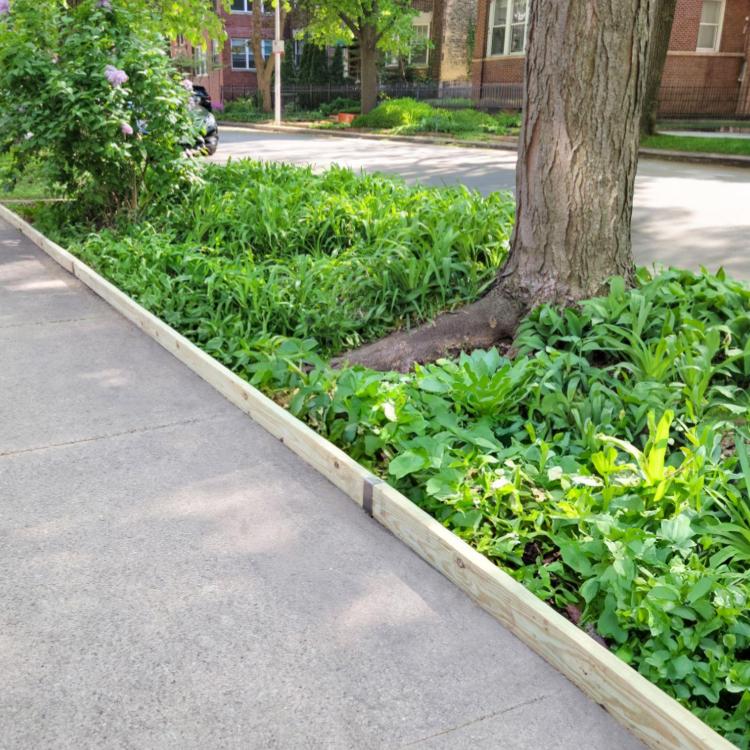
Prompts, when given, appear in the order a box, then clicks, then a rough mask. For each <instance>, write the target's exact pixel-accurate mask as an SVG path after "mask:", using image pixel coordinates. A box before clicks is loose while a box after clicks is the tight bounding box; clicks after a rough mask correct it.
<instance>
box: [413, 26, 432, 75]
mask: <svg viewBox="0 0 750 750" xmlns="http://www.w3.org/2000/svg"><path fill="white" fill-rule="evenodd" d="M429 44H430V25H429V24H419V25H417V24H414V39H413V41H412V45H411V49H410V50H409V65H414V66H417V67H419V66H422V67H424V66H425V65H427V61H428V60H429V56H430V49H429Z"/></svg>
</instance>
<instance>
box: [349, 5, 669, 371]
mask: <svg viewBox="0 0 750 750" xmlns="http://www.w3.org/2000/svg"><path fill="white" fill-rule="evenodd" d="M656 2H657V0H587V1H586V2H583V0H565V1H563V0H531V2H530V6H529V27H528V28H529V32H528V47H527V54H526V62H525V74H526V78H525V80H526V90H525V106H524V114H523V125H522V132H521V138H520V144H519V153H518V166H517V168H516V200H517V211H516V225H515V228H514V231H513V237H512V240H511V251H510V254H509V257H508V259H507V261H506V263H505V265H504V266H503V267H502V268H501V269H500V270H499V272H498V276H497V279H496V282H495V285H494V287H493V288H492V289H491V290H490V291H489V292H488V293H487V295H486V296H485V297H484V298H482V299H481V300H479V301H478V302H476V303H474V304H472V305H469V306H467V307H465V308H463V309H461V310H459V311H457V312H454V313H446V314H443V315H441V316H439V317H438V318H437V319H436V320H435V321H433V322H431V323H428V324H426V325H424V326H422V327H420V328H417V329H415V330H414V331H410V332H398V333H396V334H393V335H392V336H388V337H386V338H385V339H382V340H381V341H378V342H375V343H374V344H370V345H367V346H364V347H362V348H360V349H358V350H356V351H354V352H350V353H349V354H347V355H345V357H344V358H343V359H345V360H346V361H348V362H353V363H361V364H364V365H367V366H369V367H373V368H375V369H398V370H407V369H408V368H409V367H411V366H412V365H413V364H414V363H415V362H426V361H432V360H434V359H437V358H438V357H441V356H446V355H451V354H454V353H455V352H457V351H459V350H462V349H471V348H477V347H487V346H492V345H493V344H495V343H497V342H498V341H501V340H503V339H505V340H507V339H509V338H511V337H512V336H513V334H514V332H515V329H516V327H517V325H518V323H519V321H520V320H521V318H522V317H523V315H525V314H526V313H527V312H528V311H529V310H530V309H531V308H532V307H533V306H535V305H537V304H540V303H543V302H551V303H555V304H559V305H570V304H573V303H575V302H576V301H577V300H580V299H583V298H586V297H591V296H595V295H597V294H600V293H601V292H603V291H604V290H605V287H606V283H607V279H608V278H609V277H610V276H612V275H615V274H619V275H622V276H624V277H625V278H626V279H631V278H632V275H633V270H634V265H633V257H632V253H631V247H630V219H631V213H632V206H633V185H634V181H635V172H636V165H637V160H638V141H639V122H640V117H641V104H642V101H643V95H644V91H645V83H646V61H647V52H648V45H649V32H650V30H651V26H652V22H653V15H654V9H655V3H656Z"/></svg>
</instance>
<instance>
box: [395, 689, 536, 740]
mask: <svg viewBox="0 0 750 750" xmlns="http://www.w3.org/2000/svg"><path fill="white" fill-rule="evenodd" d="M549 697H550V695H549V694H546V695H539V696H537V697H536V698H531V699H529V700H527V701H523V702H521V703H516V704H515V705H513V706H508V707H507V708H501V709H498V710H497V711H493V712H492V713H491V714H485V715H484V716H479V717H477V718H476V719H472V720H471V721H466V722H464V723H463V724H457V725H456V726H454V727H449V728H448V729H443V730H441V731H439V732H435V733H434V734H429V735H427V737H420V738H419V739H418V740H412V741H411V742H407V743H406V744H405V745H401V747H414V746H415V745H421V744H422V743H423V742H427V740H432V739H435V737H442V736H444V735H446V734H450V733H451V732H456V731H458V730H459V729H464V728H466V727H470V726H471V725H472V724H479V722H481V721H486V720H487V719H494V718H495V717H496V716H502V715H503V714H507V713H510V712H511V711H515V710H516V709H518V708H523V707H524V706H531V705H533V704H534V703H539V702H540V701H543V700H546V699H547V698H549Z"/></svg>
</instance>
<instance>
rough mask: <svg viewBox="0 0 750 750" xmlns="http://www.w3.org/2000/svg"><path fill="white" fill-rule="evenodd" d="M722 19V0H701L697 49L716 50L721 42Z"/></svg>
mask: <svg viewBox="0 0 750 750" xmlns="http://www.w3.org/2000/svg"><path fill="white" fill-rule="evenodd" d="M723 21H724V0H703V10H702V11H701V22H700V26H699V27H698V44H697V45H696V49H697V50H701V51H704V52H718V50H719V44H720V43H721V25H722V23H723Z"/></svg>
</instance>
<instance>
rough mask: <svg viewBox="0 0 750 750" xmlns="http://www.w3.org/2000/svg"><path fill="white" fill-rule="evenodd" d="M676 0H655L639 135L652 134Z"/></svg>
mask: <svg viewBox="0 0 750 750" xmlns="http://www.w3.org/2000/svg"><path fill="white" fill-rule="evenodd" d="M676 8H677V0H657V5H656V16H655V18H654V26H653V29H652V30H651V44H650V46H649V53H648V63H647V67H646V93H645V95H644V99H643V112H642V114H641V135H653V134H654V132H655V131H656V116H657V114H658V109H659V89H660V88H661V79H662V75H663V73H664V65H665V63H666V61H667V52H668V50H669V38H670V36H672V25H673V23H674V15H675V10H676Z"/></svg>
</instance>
